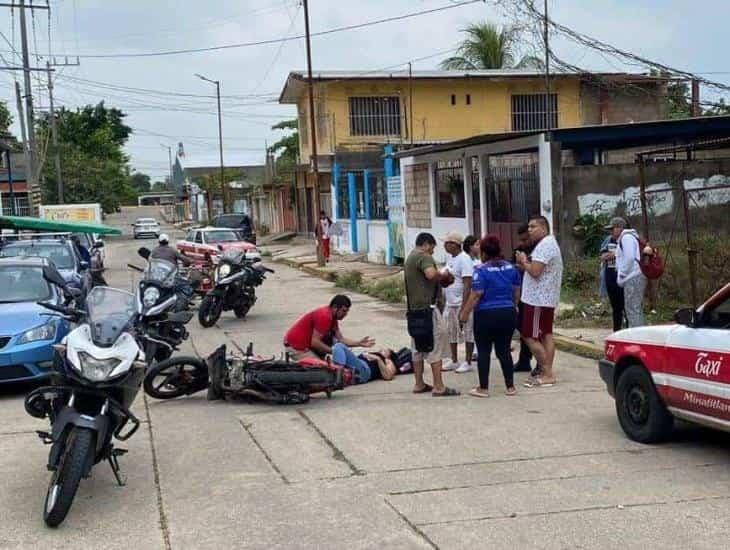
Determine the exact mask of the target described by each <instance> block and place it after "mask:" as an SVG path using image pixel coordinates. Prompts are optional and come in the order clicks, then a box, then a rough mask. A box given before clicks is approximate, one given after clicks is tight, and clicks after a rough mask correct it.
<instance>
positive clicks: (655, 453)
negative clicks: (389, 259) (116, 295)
mask: <svg viewBox="0 0 730 550" xmlns="http://www.w3.org/2000/svg"><path fill="white" fill-rule="evenodd" d="M134 215H135V213H134V212H125V213H124V215H123V216H117V217H115V218H111V219H110V220H108V222H109V223H118V224H120V225H121V224H128V223H131V221H130V220H131V218H132V217H134ZM178 235H179V233H178ZM140 244H141V243H140V242H135V241H132V240H131V239H130V238H129V237H125V238H120V239H119V240H116V241H112V240H110V241H108V247H107V262H108V263H109V266H110V268H111V269H110V271H109V272H108V277H107V279H108V281H109V282H110V284H112V285H114V286H119V287H122V288H129V287H130V285H131V282H132V277H131V275H130V272H129V271H128V270H127V269H126V267H125V266H126V264H127V262H128V261H136V256H134V250H136V247H138V246H139V245H140ZM150 244H151V242H150ZM148 246H149V245H148ZM273 267H275V269H276V270H277V272H276V274H275V275H273V276H271V277H270V279H269V280H268V281H267V283H266V284H265V285H264V286H263V287H262V288H261V291H260V299H259V302H258V303H257V304H256V306H255V307H254V309H253V310H252V312H251V314H250V316H249V317H248V318H247V319H246V320H245V321H239V320H237V319H235V317H234V316H233V314H232V313H226V314H224V317H223V318H222V320H221V321H220V322H219V323H218V325H217V326H216V327H214V328H212V329H207V330H203V329H201V328H200V326H199V325H198V324H197V319H196V320H193V321H192V322H191V324H190V327H191V331H192V338H191V340H190V341H189V342H187V343H186V350H187V351H189V352H193V351H194V352H196V353H198V354H201V355H205V354H207V353H209V352H211V351H212V350H213V349H215V348H216V347H217V346H218V345H220V344H222V343H225V344H227V345H228V346H229V347H230V348H231V349H232V350H235V349H236V348H237V347H239V346H240V347H244V346H245V345H246V344H247V343H248V342H250V341H253V342H254V343H255V346H256V350H257V351H258V352H260V353H263V354H275V353H279V352H280V351H281V339H282V334H283V332H284V330H285V328H286V327H287V326H288V325H289V324H290V323H291V322H292V321H293V320H294V319H295V318H296V317H297V316H298V315H299V314H301V313H302V312H303V311H305V310H307V309H310V308H313V307H315V306H319V305H321V304H324V303H326V302H327V301H328V300H329V299H330V297H331V296H332V294H333V292H334V289H333V287H332V285H331V283H327V282H324V281H322V280H320V279H317V278H313V277H309V276H306V275H304V274H302V273H300V272H298V271H296V270H294V269H292V268H289V267H284V266H281V265H277V266H273ZM353 301H354V305H353V308H352V312H351V314H350V316H349V317H348V318H347V319H346V321H345V322H344V324H343V329H344V332H345V333H346V334H351V335H355V336H357V335H365V334H369V335H370V336H373V337H374V338H376V339H377V340H378V342H379V344H383V345H388V346H391V347H400V346H402V345H404V344H405V343H406V341H407V340H406V338H405V336H404V334H405V330H404V321H403V319H402V317H401V315H400V314H399V313H397V312H396V311H395V310H394V309H392V308H391V307H390V306H387V305H384V304H381V303H379V302H377V301H375V300H373V299H372V298H370V297H367V296H362V295H354V296H353ZM557 369H558V370H557V373H558V376H559V378H560V383H559V384H558V385H557V386H555V387H554V388H544V389H535V390H527V389H521V390H520V393H519V394H518V396H517V397H514V398H508V397H505V396H504V395H503V393H502V391H501V388H502V385H501V380H500V378H501V373H500V371H499V369H498V368H495V369H493V392H492V393H493V396H492V397H491V398H489V399H473V398H471V397H467V396H462V397H459V398H447V399H435V398H432V397H431V396H430V395H423V396H415V395H412V394H411V392H410V390H411V386H412V378H411V377H409V376H403V377H399V378H398V379H397V380H395V381H393V382H389V383H388V382H382V381H379V382H375V383H372V384H369V385H366V386H362V387H353V388H348V389H347V390H345V391H342V392H337V393H336V394H335V395H334V396H333V398H332V399H327V398H324V397H317V398H313V399H312V401H311V402H310V403H309V404H307V405H304V406H297V407H281V406H271V405H264V404H259V405H254V404H247V403H241V402H235V401H227V402H215V403H208V402H207V401H206V400H205V395H204V393H201V394H197V395H194V396H191V397H188V398H183V399H178V400H174V401H170V402H160V401H155V400H153V399H149V398H145V397H143V396H142V395H141V394H140V396H139V398H138V400H137V403H136V407H135V408H136V413H137V415H138V416H139V417H140V418H144V419H145V425H144V426H143V429H141V430H140V431H139V433H138V434H137V435H136V436H135V437H134V438H132V440H130V441H129V445H128V448H129V451H130V452H129V454H128V455H127V456H125V457H123V459H122V468H123V470H124V472H125V473H126V474H127V475H128V484H127V486H126V487H123V488H120V487H117V486H116V484H115V482H114V479H113V476H112V473H111V471H110V470H109V468H108V467H106V466H105V465H101V466H100V467H97V468H96V469H95V470H94V471H93V477H92V478H91V479H89V480H84V481H83V482H82V485H81V488H80V490H79V493H78V495H77V498H76V501H75V503H74V506H73V508H72V510H71V513H70V514H69V516H68V518H67V519H66V521H65V523H64V524H62V526H61V527H60V528H59V529H57V530H51V529H48V528H46V527H45V526H44V524H43V520H42V514H41V507H42V504H43V498H44V494H45V490H46V484H47V481H48V477H49V474H48V472H47V471H46V470H45V461H46V453H47V447H44V446H43V445H42V444H41V443H40V441H39V440H38V439H37V437H36V435H35V433H34V430H36V429H44V428H45V424H44V423H43V422H41V421H38V420H36V419H33V418H31V417H29V416H28V415H26V414H25V412H24V410H23V407H22V395H23V393H22V392H23V389H27V388H23V389H18V388H14V389H7V388H3V389H2V390H0V418H1V419H2V423H1V424H0V548H39V547H44V548H79V547H83V548H124V549H130V548H134V549H135V550H137V549H139V550H141V549H147V548H174V549H183V548H226V547H228V548H398V549H402V548H444V549H446V548H556V549H557V548H621V549H625V548H658V547H663V548H722V547H725V545H726V544H727V534H728V529H727V526H726V523H725V521H726V519H725V518H726V517H727V516H728V514H729V513H730V499H729V497H728V495H730V469H728V465H729V463H730V460H729V459H728V453H727V448H728V442H729V441H730V440H729V439H728V437H727V436H725V435H723V434H716V433H714V432H709V431H704V430H700V429H696V428H687V427H683V428H681V429H680V430H678V432H677V435H676V437H675V439H674V441H673V442H671V443H669V444H665V445H660V446H644V445H639V444H635V443H632V442H630V441H629V440H628V439H627V438H626V437H625V436H624V434H623V432H621V430H620V427H619V426H618V423H617V420H616V416H615V413H614V409H613V401H612V400H611V398H610V397H609V396H608V395H607V393H606V391H605V388H604V387H603V384H602V382H601V380H600V379H599V378H598V373H597V369H596V366H595V363H594V362H593V361H590V360H586V359H582V358H578V357H576V356H572V355H568V354H560V355H559V357H558V360H557ZM520 376H522V377H523V376H524V375H520ZM447 380H448V383H449V384H450V385H454V386H457V387H459V388H460V389H462V390H467V389H468V388H469V387H471V386H472V385H474V383H475V380H476V374H475V373H472V374H465V375H457V374H454V373H449V374H448V375H447ZM520 380H521V378H520ZM519 388H521V385H520V386H519Z"/></svg>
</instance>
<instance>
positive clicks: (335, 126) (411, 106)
mask: <svg viewBox="0 0 730 550" xmlns="http://www.w3.org/2000/svg"><path fill="white" fill-rule="evenodd" d="M313 83H314V102H315V121H316V134H317V159H318V164H319V171H320V180H319V188H320V202H321V205H322V206H321V207H322V209H324V210H325V211H328V212H331V214H332V215H333V217H336V218H339V219H347V220H349V219H351V218H352V215H351V214H353V212H354V215H355V217H356V218H357V219H366V220H370V219H375V220H377V219H378V218H385V217H387V204H386V202H387V200H386V194H387V193H386V192H385V183H384V178H383V177H382V175H381V173H382V171H383V156H384V148H385V147H386V146H390V147H391V148H392V149H393V150H402V149H404V148H409V147H414V146H420V145H425V144H435V143H442V142H447V141H452V140H456V139H462V138H466V137H469V136H474V135H480V134H492V133H493V134H505V133H511V132H525V131H535V130H541V129H545V128H546V127H547V126H549V127H550V128H552V129H555V128H572V127H577V126H584V125H599V124H612V123H624V122H640V121H650V120H659V119H662V118H664V115H665V113H664V104H665V102H664V101H663V97H665V86H666V80H664V79H661V78H655V77H648V76H644V75H631V74H626V73H606V74H598V75H596V74H595V73H592V74H591V75H580V74H575V73H571V74H567V73H566V74H560V73H559V74H553V75H551V78H550V99H549V102H548V101H546V97H547V96H546V94H545V91H546V83H545V78H544V75H543V73H540V72H535V71H532V70H515V69H510V70H489V71H470V72H462V71H416V72H413V73H412V74H410V75H409V73H408V72H407V71H395V72H360V73H358V72H346V71H323V72H318V73H315V74H314V75H313ZM279 102H280V103H284V104H295V105H296V106H297V114H298V120H299V139H300V162H301V164H300V169H299V173H298V175H299V177H298V187H299V190H298V193H299V195H298V204H299V205H301V206H300V208H299V211H300V216H299V218H300V219H299V222H300V229H302V228H304V227H307V228H311V227H312V225H311V224H312V222H313V220H314V219H316V218H315V216H314V212H313V208H314V205H315V199H314V195H313V193H314V187H315V186H314V180H313V178H312V147H311V132H310V114H309V96H308V83H307V77H306V73H304V72H291V73H290V74H289V77H288V79H287V81H286V84H285V85H284V89H283V90H282V92H281V96H280V98H279ZM353 176H354V178H355V188H356V191H355V193H354V195H353V193H352V192H351V181H352V178H353ZM368 177H370V178H372V181H370V180H368ZM353 199H354V200H353ZM353 203H356V204H355V205H354V207H353V206H352V205H353ZM366 237H367V235H366ZM367 241H368V246H367V248H365V250H368V251H369V252H370V251H371V250H370V249H372V246H370V241H371V239H370V238H368V239H367ZM352 244H353V246H352V247H351V248H353V249H357V247H356V246H354V244H355V243H352ZM359 249H360V250H363V249H364V248H363V246H362V245H361V246H360V247H359Z"/></svg>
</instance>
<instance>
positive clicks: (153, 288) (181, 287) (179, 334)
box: [128, 248, 194, 363]
mask: <svg viewBox="0 0 730 550" xmlns="http://www.w3.org/2000/svg"><path fill="white" fill-rule="evenodd" d="M138 252H139V255H140V256H142V257H143V258H145V259H146V260H148V263H147V269H142V268H140V267H137V266H135V265H132V264H128V266H129V267H130V268H132V269H134V270H136V271H140V272H142V273H143V274H144V275H143V277H142V279H141V280H140V281H139V283H138V284H137V292H136V299H137V313H138V315H139V318H138V333H139V335H140V338H141V340H142V341H143V345H144V351H145V357H146V358H147V362H148V363H152V362H153V361H164V360H165V359H168V358H169V357H170V356H171V355H172V352H173V351H174V350H176V349H177V347H178V346H179V345H180V344H181V343H182V342H183V341H184V340H186V339H187V338H188V336H189V334H188V331H187V330H186V329H185V325H186V324H187V323H188V322H189V321H190V319H192V318H193V315H194V314H193V313H192V312H190V311H188V305H189V303H190V301H191V300H192V298H193V291H194V290H193V289H194V285H193V284H191V283H189V282H188V281H186V280H185V279H182V278H181V277H179V276H178V267H177V265H175V264H174V263H172V262H168V261H166V260H161V259H155V258H153V259H150V252H149V250H148V249H146V248H140V249H139V251H138Z"/></svg>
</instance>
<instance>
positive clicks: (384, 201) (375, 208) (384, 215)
mask: <svg viewBox="0 0 730 550" xmlns="http://www.w3.org/2000/svg"><path fill="white" fill-rule="evenodd" d="M370 217H371V218H372V219H374V220H387V219H388V188H387V185H386V181H385V174H383V173H382V172H375V173H371V174H370Z"/></svg>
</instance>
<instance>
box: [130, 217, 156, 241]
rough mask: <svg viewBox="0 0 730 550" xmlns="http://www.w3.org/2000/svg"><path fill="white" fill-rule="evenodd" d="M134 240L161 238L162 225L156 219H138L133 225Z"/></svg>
mask: <svg viewBox="0 0 730 550" xmlns="http://www.w3.org/2000/svg"><path fill="white" fill-rule="evenodd" d="M132 227H133V230H132V231H133V233H134V238H135V239H139V238H141V237H155V238H157V237H159V236H160V224H159V223H157V220H156V219H154V218H138V219H137V221H135V222H134V223H133V224H132Z"/></svg>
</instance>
